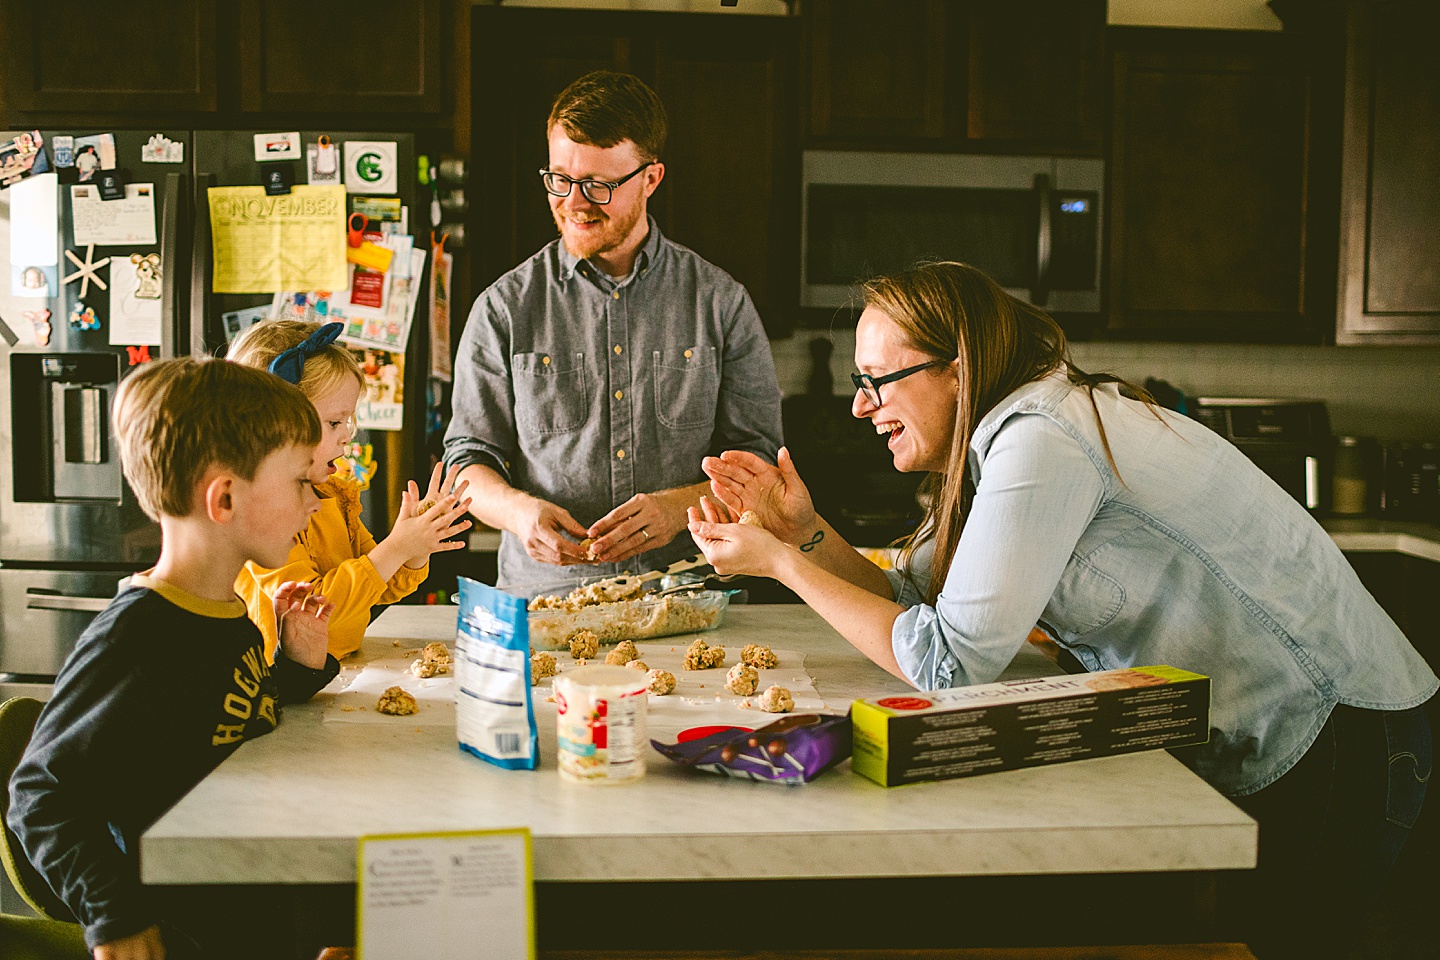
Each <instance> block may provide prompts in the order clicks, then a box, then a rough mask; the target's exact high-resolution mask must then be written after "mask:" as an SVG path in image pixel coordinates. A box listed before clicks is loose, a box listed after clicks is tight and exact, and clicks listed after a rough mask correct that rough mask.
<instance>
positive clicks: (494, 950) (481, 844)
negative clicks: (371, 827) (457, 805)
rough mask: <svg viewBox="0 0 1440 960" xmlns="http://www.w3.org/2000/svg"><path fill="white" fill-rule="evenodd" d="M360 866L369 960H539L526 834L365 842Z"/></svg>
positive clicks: (360, 913) (359, 920) (360, 943)
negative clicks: (418, 956) (419, 953)
mask: <svg viewBox="0 0 1440 960" xmlns="http://www.w3.org/2000/svg"><path fill="white" fill-rule="evenodd" d="M356 863H357V866H358V868H359V869H358V874H359V876H358V884H359V898H358V905H357V916H356V924H355V925H356V948H357V953H359V955H360V956H363V957H364V958H365V960H409V958H411V957H414V956H415V949H416V945H417V944H424V945H425V950H424V953H425V956H426V958H428V960H473V958H477V957H480V958H494V960H534V957H535V898H534V869H533V865H532V864H533V862H532V858H531V844H530V831H529V830H528V829H525V828H524V827H517V828H515V829H511V830H475V831H466V832H460V833H414V834H387V835H381V836H371V837H361V838H360V849H359V851H358V855H357V856H356Z"/></svg>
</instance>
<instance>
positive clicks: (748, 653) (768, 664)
mask: <svg viewBox="0 0 1440 960" xmlns="http://www.w3.org/2000/svg"><path fill="white" fill-rule="evenodd" d="M740 662H741V663H748V664H749V665H750V666H752V667H754V668H755V669H757V670H770V669H773V668H774V667H778V666H780V658H779V657H777V656H775V651H774V650H771V649H770V645H769V644H766V643H747V644H745V646H744V647H742V648H741V649H740Z"/></svg>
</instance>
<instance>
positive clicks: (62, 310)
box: [0, 129, 429, 697]
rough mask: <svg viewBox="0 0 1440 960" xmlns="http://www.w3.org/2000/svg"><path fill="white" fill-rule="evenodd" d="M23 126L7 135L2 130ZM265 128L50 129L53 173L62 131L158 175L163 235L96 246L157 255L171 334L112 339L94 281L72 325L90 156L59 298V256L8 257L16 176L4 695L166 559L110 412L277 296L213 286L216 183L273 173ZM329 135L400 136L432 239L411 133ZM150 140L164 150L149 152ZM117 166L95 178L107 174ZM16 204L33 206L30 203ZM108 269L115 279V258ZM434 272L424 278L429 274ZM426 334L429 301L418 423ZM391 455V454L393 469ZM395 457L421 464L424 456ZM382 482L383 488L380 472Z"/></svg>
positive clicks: (420, 332) (62, 235)
mask: <svg viewBox="0 0 1440 960" xmlns="http://www.w3.org/2000/svg"><path fill="white" fill-rule="evenodd" d="M22 132H23V131H15V132H12V133H4V134H0V138H3V139H0V142H8V141H9V139H10V138H11V137H13V136H16V135H18V134H19V133H22ZM261 132H263V131H253V130H200V131H184V130H155V129H146V130H63V131H46V130H42V131H41V133H42V136H43V137H44V140H45V149H46V150H47V152H48V157H47V159H48V160H49V162H50V165H51V168H52V170H56V169H57V168H56V167H55V163H54V155H53V150H54V145H55V137H56V135H57V134H58V135H64V136H71V137H74V138H76V140H77V142H80V141H81V138H84V137H87V136H90V135H94V134H106V133H108V134H112V135H113V140H114V169H115V170H116V171H118V172H119V173H120V174H121V176H122V178H123V180H124V181H125V182H127V183H130V184H140V183H148V184H153V192H154V196H153V205H154V215H155V221H156V222H155V243H153V244H138V243H126V244H117V245H112V246H96V247H95V249H94V253H93V257H94V259H95V260H99V259H101V258H103V257H107V256H109V257H123V258H125V259H127V260H128V259H129V257H130V255H131V254H140V255H141V257H142V258H144V257H145V256H147V255H149V254H152V253H153V254H158V255H159V272H160V277H159V288H160V289H159V310H160V315H161V324H160V335H159V338H158V339H159V341H160V342H158V343H151V344H124V343H121V344H114V345H112V344H111V336H110V329H111V324H112V322H113V321H114V319H115V318H113V317H110V316H109V315H108V299H107V298H108V292H107V291H104V290H100V289H98V287H97V286H96V285H95V283H94V282H93V281H92V282H91V284H90V289H89V291H88V295H87V296H86V297H85V303H86V305H88V306H90V307H91V308H92V309H93V310H94V312H95V315H96V316H95V317H94V318H87V317H84V316H82V317H81V321H80V323H78V324H77V323H72V322H71V319H70V318H71V314H72V311H74V310H75V304H76V301H77V300H79V299H80V289H79V288H80V283H81V281H80V280H79V279H77V280H75V281H72V282H70V283H64V284H62V283H60V281H61V280H62V279H63V278H64V277H65V276H66V275H68V274H71V273H74V272H76V270H77V267H76V266H75V265H74V264H73V263H72V261H71V260H70V259H69V258H67V257H66V255H65V251H71V252H75V253H76V254H77V255H78V257H79V258H80V259H81V260H82V261H83V260H84V259H85V258H86V251H85V248H84V247H79V248H78V249H77V246H76V244H75V242H74V239H75V235H74V230H73V226H74V220H73V213H74V211H73V209H72V199H71V190H70V185H71V184H73V183H75V182H76V181H77V180H78V178H79V175H80V174H79V170H80V169H81V168H80V167H61V168H58V171H57V172H58V180H59V183H58V190H57V191H56V192H57V203H58V207H57V211H56V212H57V216H56V223H55V230H54V234H55V242H56V245H57V250H56V253H55V255H54V256H52V257H50V258H48V259H51V260H54V261H56V265H57V266H56V268H55V269H53V270H51V271H49V272H50V273H51V276H50V278H49V280H48V281H46V282H47V288H46V289H47V291H48V296H35V295H34V294H35V293H36V287H35V286H34V284H38V283H40V282H42V279H43V274H44V273H45V272H46V270H45V268H43V267H42V268H41V270H40V271H39V272H38V274H37V273H36V272H34V271H32V272H31V273H30V275H29V276H28V277H25V278H21V277H20V276H18V274H17V271H20V270H23V269H24V267H23V265H22V264H15V263H14V262H13V261H14V260H15V259H17V258H16V257H11V256H9V252H10V238H11V235H12V234H13V232H14V231H13V230H12V229H11V224H10V220H11V212H12V200H13V199H14V194H13V193H12V191H13V187H12V188H10V189H3V190H0V247H3V248H4V251H3V253H4V254H5V255H4V256H0V264H6V265H7V266H8V270H9V272H10V273H12V274H17V276H15V277H11V276H5V275H0V321H3V324H0V337H3V338H4V340H5V342H6V344H8V351H7V350H6V349H5V348H4V347H0V352H8V356H6V357H5V358H4V359H3V360H0V380H3V382H0V397H3V398H4V399H5V400H6V401H8V404H9V408H8V412H7V413H5V414H4V415H3V416H0V697H3V696H5V695H7V694H11V693H15V692H27V693H32V694H39V695H41V696H44V695H46V693H47V688H48V684H49V682H50V681H52V680H53V678H54V676H55V674H56V673H57V672H58V671H59V669H60V665H61V664H62V663H63V662H64V659H65V657H66V655H67V654H68V653H69V651H70V650H71V648H72V647H73V646H74V643H75V641H76V639H77V638H78V637H79V635H80V633H81V632H82V631H83V630H84V628H85V627H86V625H88V624H89V622H90V621H91V620H92V619H93V618H94V616H95V614H96V613H97V612H98V611H100V610H102V609H103V608H104V606H105V604H106V603H107V602H108V601H109V599H110V598H111V597H112V596H114V593H115V590H116V585H117V584H118V582H119V581H120V579H121V578H123V577H125V576H126V575H128V574H130V573H133V572H135V571H137V570H143V569H145V568H147V567H149V566H150V565H152V564H153V563H154V561H155V559H156V558H157V556H158V555H159V547H160V531H159V527H158V526H157V525H156V524H154V523H153V522H151V521H150V519H149V518H148V517H146V516H145V514H144V512H143V511H142V510H141V509H140V507H139V505H138V503H136V501H135V497H134V494H133V493H132V492H131V491H130V489H129V488H128V486H127V485H126V483H125V481H124V478H123V476H122V475H121V471H120V461H119V454H118V451H117V449H116V445H115V442H114V439H113V438H112V437H111V435H110V410H111V406H112V404H113V402H114V398H115V391H116V388H117V387H118V386H119V384H120V382H121V381H122V380H123V378H124V377H125V376H126V374H127V373H128V372H129V371H130V370H132V369H134V367H133V364H134V362H135V361H136V360H137V359H140V357H141V356H143V353H142V351H143V352H145V353H148V354H149V356H151V357H155V358H158V357H170V356H176V355H183V354H186V353H193V354H196V355H201V354H215V353H218V352H221V351H222V350H223V346H224V344H225V333H224V330H223V329H222V324H221V319H220V318H221V314H222V313H224V312H226V311H231V310H235V309H239V308H241V307H251V306H259V305H263V304H264V303H265V302H267V300H268V297H267V296H266V295H264V294H255V295H249V294H245V295H240V294H225V295H217V294H213V293H211V292H210V290H211V276H212V271H213V264H212V263H211V255H212V244H211V236H210V228H209V223H210V220H209V206H208V201H207V194H206V190H207V188H209V187H212V186H237V185H262V184H263V177H264V175H265V173H266V172H267V171H268V170H271V169H274V167H275V166H276V162H275V161H271V162H269V163H265V164H262V163H260V162H259V161H257V159H256V156H255V150H256V144H255V134H257V133H261ZM322 133H323V134H325V135H326V136H328V137H329V138H330V140H331V141H333V142H334V143H336V144H343V143H344V142H345V141H347V140H371V141H376V140H378V141H391V142H394V143H395V144H396V152H397V162H396V174H397V175H396V191H395V192H394V193H393V194H387V195H389V196H398V197H399V198H400V199H401V202H402V203H403V204H404V205H405V206H406V207H407V208H408V212H409V226H410V232H411V233H412V234H414V235H417V238H418V237H419V236H427V237H428V226H429V222H428V210H429V207H428V201H427V202H426V205H424V206H422V204H421V203H420V202H417V189H416V182H415V174H414V173H413V171H415V169H416V164H415V144H414V137H413V135H412V134H408V133H356V132H343V131H342V132H337V131H301V142H302V143H303V144H312V143H315V142H316V141H317V139H318V138H319V136H320V135H321V134H322ZM156 134H161V135H163V136H164V137H165V138H167V139H168V140H169V141H170V142H171V143H172V144H177V145H179V149H180V150H181V151H183V160H182V162H179V163H173V162H171V163H164V162H154V159H153V158H154V157H155V154H156V151H155V148H154V144H153V142H152V138H153V137H155V135H156ZM147 144H150V149H149V151H146V153H143V154H142V151H145V149H146V146H147ZM171 150H172V151H173V150H174V148H171ZM173 155H174V154H173V153H172V154H171V156H172V157H173ZM146 156H148V157H150V159H144V157H146ZM280 163H281V164H283V165H286V166H288V167H289V168H290V169H289V170H288V171H287V172H288V173H289V174H290V181H291V182H293V183H295V184H304V183H306V181H307V173H306V167H305V163H306V161H305V160H304V159H303V152H302V159H300V160H298V161H280ZM91 165H92V166H93V164H91ZM104 172H105V171H103V170H102V171H98V172H97V173H94V174H92V176H93V177H94V179H95V182H96V183H97V184H98V180H99V174H103V173H104ZM352 200H353V198H352ZM17 213H18V214H19V215H20V216H22V217H23V216H24V215H25V210H24V209H21V210H19V211H17ZM416 243H417V248H418V249H426V247H423V246H419V244H420V241H419V239H417V241H416ZM18 259H24V258H23V257H20V258H18ZM42 259H44V258H42ZM427 269H428V263H427ZM96 275H97V276H99V277H100V278H102V279H105V278H106V277H107V275H108V274H107V270H106V268H102V269H101V270H99V271H97V272H96ZM427 281H428V277H422V278H419V281H418V282H421V283H425V282H427ZM27 284H31V285H30V286H27ZM57 288H58V289H57ZM421 289H425V288H424V287H422V288H421ZM17 292H25V293H30V294H32V295H30V296H18V295H16V294H17ZM44 310H48V311H49V317H48V321H45V320H42V319H40V317H41V312H42V311H44ZM97 321H98V325H97ZM45 322H48V324H49V336H48V343H41V342H40V341H41V340H44V339H46V338H45V337H43V336H39V335H38V333H40V332H43V327H42V324H43V323H45ZM92 325H94V328H93V329H90V328H89V327H90V326H92ZM427 340H428V337H427V323H426V320H425V298H424V297H421V298H420V303H419V306H418V307H417V311H416V316H415V318H414V321H413V322H412V324H411V332H410V340H409V343H408V346H407V350H406V357H407V361H408V362H407V368H406V377H405V389H406V393H407V394H408V396H409V397H410V398H412V399H413V402H411V403H407V404H406V407H405V417H406V420H407V422H409V421H411V420H412V419H414V420H416V421H418V420H419V419H420V417H421V415H422V414H423V412H424V411H423V398H424V397H425V395H426V391H425V385H426V383H425V371H426V370H427V369H428V367H429V363H428V353H427V351H428V343H427ZM423 434H424V431H423V429H416V430H411V431H408V434H407V435H410V436H419V437H421V438H423ZM360 439H361V440H364V439H366V438H365V437H363V436H362V437H361V438H360ZM421 442H423V440H422V441H421ZM377 446H379V444H377ZM413 459H419V457H418V455H416V456H414V457H413ZM386 466H387V465H386V464H384V463H382V465H381V468H382V470H383V469H385V467H386ZM393 466H395V467H396V468H399V469H410V468H411V467H412V464H405V463H402V464H397V465H393ZM376 486H377V487H378V488H379V489H383V488H384V486H383V482H381V481H380V478H377V483H376ZM381 509H382V510H383V505H382V506H381Z"/></svg>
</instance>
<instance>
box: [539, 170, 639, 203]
mask: <svg viewBox="0 0 1440 960" xmlns="http://www.w3.org/2000/svg"><path fill="white" fill-rule="evenodd" d="M657 162H658V161H656V160H651V161H650V162H649V163H642V164H641V165H640V166H639V167H637V168H636V169H634V170H632V171H631V172H630V173H627V174H625V176H623V177H621V178H620V179H619V180H596V179H594V178H593V177H592V178H590V179H588V180H574V179H571V178H570V177H567V176H565V174H563V173H554V172H553V171H550V170H546V169H545V168H544V167H541V168H540V179H541V181H542V182H543V183H544V184H545V190H546V191H547V192H549V193H551V194H553V195H555V196H557V197H568V196H570V191H571V190H572V189H573V188H574V187H575V184H577V183H578V184H580V193H581V194H583V195H584V197H585V199H586V200H589V201H590V202H591V203H599V204H605V203H609V202H610V200H611V198H612V197H614V195H615V191H616V190H618V189H619V188H620V185H621V184H623V183H625V182H626V181H627V180H629V179H630V178H631V177H634V176H638V175H639V173H640V171H641V170H644V169H645V168H646V167H652V166H654V165H655V164H656V163H657Z"/></svg>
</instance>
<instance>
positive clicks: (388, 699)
mask: <svg viewBox="0 0 1440 960" xmlns="http://www.w3.org/2000/svg"><path fill="white" fill-rule="evenodd" d="M375 709H376V710H377V711H379V712H380V713H388V714H390V715H391V716H392V717H408V716H410V715H411V714H412V713H419V712H420V704H418V703H416V702H415V698H414V697H412V696H411V695H410V694H409V693H406V692H405V688H404V687H389V688H387V689H386V690H385V692H384V693H382V694H380V700H379V702H378V703H376V704H375Z"/></svg>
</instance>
